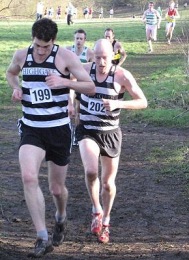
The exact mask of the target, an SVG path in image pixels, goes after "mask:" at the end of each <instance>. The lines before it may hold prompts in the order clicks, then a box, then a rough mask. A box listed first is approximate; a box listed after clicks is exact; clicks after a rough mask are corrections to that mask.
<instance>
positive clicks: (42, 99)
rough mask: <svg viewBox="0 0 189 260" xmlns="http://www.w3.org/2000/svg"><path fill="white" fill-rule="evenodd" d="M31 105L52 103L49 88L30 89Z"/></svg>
mask: <svg viewBox="0 0 189 260" xmlns="http://www.w3.org/2000/svg"><path fill="white" fill-rule="evenodd" d="M30 96H31V102H32V104H39V103H46V102H52V101H53V98H52V92H51V90H50V89H49V88H33V89H30Z"/></svg>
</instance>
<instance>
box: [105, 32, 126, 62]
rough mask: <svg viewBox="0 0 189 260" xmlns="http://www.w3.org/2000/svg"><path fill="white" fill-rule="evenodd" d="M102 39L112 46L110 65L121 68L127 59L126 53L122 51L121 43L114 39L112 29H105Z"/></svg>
mask: <svg viewBox="0 0 189 260" xmlns="http://www.w3.org/2000/svg"><path fill="white" fill-rule="evenodd" d="M104 38H105V39H107V40H108V41H109V42H110V43H111V44H112V48H113V53H114V55H113V59H112V63H113V64H115V65H119V66H121V65H122V64H123V62H124V61H125V59H126V57H127V53H126V51H125V50H124V48H123V46H122V44H121V42H119V41H118V40H116V39H115V34H114V31H113V29H112V28H107V29H106V30H105V31H104Z"/></svg>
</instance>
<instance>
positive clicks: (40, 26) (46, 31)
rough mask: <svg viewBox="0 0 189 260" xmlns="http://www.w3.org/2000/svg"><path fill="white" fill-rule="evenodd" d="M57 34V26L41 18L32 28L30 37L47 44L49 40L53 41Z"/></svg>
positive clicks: (49, 20)
mask: <svg viewBox="0 0 189 260" xmlns="http://www.w3.org/2000/svg"><path fill="white" fill-rule="evenodd" d="M57 33H58V26H57V24H56V23H55V22H53V21H52V20H51V19H48V18H42V19H40V20H38V21H36V22H35V23H34V24H33V26H32V37H33V38H34V37H36V38H37V39H39V40H42V41H45V42H49V41H50V40H53V41H54V40H55V39H56V35H57Z"/></svg>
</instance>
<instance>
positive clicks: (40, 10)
mask: <svg viewBox="0 0 189 260" xmlns="http://www.w3.org/2000/svg"><path fill="white" fill-rule="evenodd" d="M42 17H43V3H42V2H41V1H39V2H38V3H37V14H36V20H40V19H41V18H42Z"/></svg>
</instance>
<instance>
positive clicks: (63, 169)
mask: <svg viewBox="0 0 189 260" xmlns="http://www.w3.org/2000/svg"><path fill="white" fill-rule="evenodd" d="M48 166H49V189H50V192H51V193H52V195H53V200H54V203H55V206H56V209H57V212H56V215H57V216H58V217H62V219H65V217H66V206H67V200H68V190H67V188H66V186H65V180H66V175H67V169H68V165H66V166H59V165H56V164H54V163H53V162H51V161H50V162H48Z"/></svg>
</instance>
